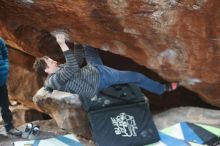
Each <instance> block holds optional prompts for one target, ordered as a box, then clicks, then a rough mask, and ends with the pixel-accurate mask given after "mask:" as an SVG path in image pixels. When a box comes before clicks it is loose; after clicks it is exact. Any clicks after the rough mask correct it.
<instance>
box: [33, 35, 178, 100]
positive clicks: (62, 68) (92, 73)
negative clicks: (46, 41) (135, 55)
mask: <svg viewBox="0 0 220 146" xmlns="http://www.w3.org/2000/svg"><path fill="white" fill-rule="evenodd" d="M56 40H57V43H58V44H59V46H60V47H61V50H62V51H63V54H64V56H65V59H66V63H65V64H62V65H59V66H58V64H57V62H56V61H54V60H52V59H51V58H49V57H47V56H44V57H41V58H37V59H36V61H35V63H34V66H33V67H34V69H35V71H36V72H37V73H38V75H39V76H47V79H46V81H45V86H46V87H49V88H52V89H55V90H60V91H66V92H70V93H76V94H79V95H80V96H83V97H93V96H95V95H96V94H97V93H98V91H100V90H102V89H105V88H108V87H110V86H111V85H116V84H126V83H133V84H136V85H137V86H139V87H140V88H142V89H144V90H148V91H150V92H152V93H155V94H158V95H161V94H163V93H164V92H166V91H173V90H175V89H176V88H177V87H178V83H176V82H173V83H169V84H160V83H159V82H155V81H153V80H151V79H149V78H148V77H146V76H144V75H143V74H141V73H138V72H133V71H120V70H116V69H113V68H110V67H107V66H105V65H103V63H102V60H101V58H100V57H99V55H98V52H97V50H96V49H95V48H93V47H91V46H88V45H82V46H81V45H77V47H75V54H74V55H75V56H74V55H73V53H72V51H71V50H69V48H68V46H67V45H66V43H65V37H64V35H63V34H58V35H56ZM83 49H84V50H83ZM83 51H84V53H83ZM83 56H85V59H86V62H87V65H86V66H84V67H82V68H80V67H79V66H80V62H82V59H83Z"/></svg>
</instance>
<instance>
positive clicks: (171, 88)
mask: <svg viewBox="0 0 220 146" xmlns="http://www.w3.org/2000/svg"><path fill="white" fill-rule="evenodd" d="M178 87H179V82H171V83H168V84H166V91H169V92H170V91H174V90H176V89H177V88H178Z"/></svg>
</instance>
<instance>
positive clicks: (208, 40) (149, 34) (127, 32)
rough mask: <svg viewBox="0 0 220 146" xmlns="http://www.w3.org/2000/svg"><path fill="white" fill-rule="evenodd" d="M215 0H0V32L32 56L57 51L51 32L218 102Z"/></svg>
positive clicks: (219, 62)
mask: <svg viewBox="0 0 220 146" xmlns="http://www.w3.org/2000/svg"><path fill="white" fill-rule="evenodd" d="M219 7H220V1H219V0H162V1H160V0H130V1H126V0H92V1H91V0H85V1H81V0H74V1H65V0H54V1H50V2H49V1H47V0H40V1H35V0H0V20H1V21H0V32H1V33H2V35H3V37H4V38H5V39H6V40H7V43H8V44H9V45H10V46H12V47H14V48H16V49H19V50H22V51H24V52H26V53H28V54H31V55H33V56H39V55H42V54H44V55H45V54H50V56H51V57H52V58H54V59H60V58H61V56H62V55H61V52H60V51H59V50H58V46H57V44H56V43H55V41H54V38H53V37H52V36H51V34H50V32H57V31H65V32H66V33H68V34H69V39H70V41H78V42H80V43H87V44H90V45H92V46H95V47H99V48H101V49H102V50H107V51H110V52H114V53H116V54H120V55H123V56H127V57H129V58H132V59H133V60H134V61H136V62H137V63H139V64H142V65H144V66H146V67H147V68H150V69H152V70H154V71H155V72H157V73H158V74H159V75H160V76H161V77H163V78H164V79H166V80H169V81H171V80H178V81H181V83H182V84H183V85H184V87H186V88H188V89H190V90H193V91H195V92H197V93H198V94H200V95H201V97H202V98H203V99H204V100H205V101H206V102H208V103H210V104H212V105H215V106H218V107H220V97H219V94H220V90H218V89H219V87H220V68H219V67H218V66H220V57H219V55H220V49H219V47H220V39H219V36H220V27H219V22H220V10H219Z"/></svg>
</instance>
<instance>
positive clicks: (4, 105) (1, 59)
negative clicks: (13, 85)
mask: <svg viewBox="0 0 220 146" xmlns="http://www.w3.org/2000/svg"><path fill="white" fill-rule="evenodd" d="M8 72H9V64H8V50H7V47H6V45H5V43H4V41H3V39H2V38H1V37H0V107H1V108H0V109H1V115H2V119H3V121H4V127H5V130H6V132H7V134H10V135H14V136H21V134H22V132H21V131H19V130H18V129H16V128H14V126H13V124H12V113H11V111H10V109H9V99H8V90H7V85H6V81H7V78H8Z"/></svg>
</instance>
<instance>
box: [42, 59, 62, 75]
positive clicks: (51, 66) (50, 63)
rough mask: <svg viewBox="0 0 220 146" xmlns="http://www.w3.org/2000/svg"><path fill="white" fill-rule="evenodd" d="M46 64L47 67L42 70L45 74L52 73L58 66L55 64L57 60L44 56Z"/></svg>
mask: <svg viewBox="0 0 220 146" xmlns="http://www.w3.org/2000/svg"><path fill="white" fill-rule="evenodd" d="M44 60H45V62H46V64H47V67H46V69H45V70H44V71H45V72H46V73H47V74H52V73H55V72H56V71H57V70H58V69H59V67H58V65H57V62H56V61H54V60H53V59H51V58H49V57H48V58H44Z"/></svg>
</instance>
